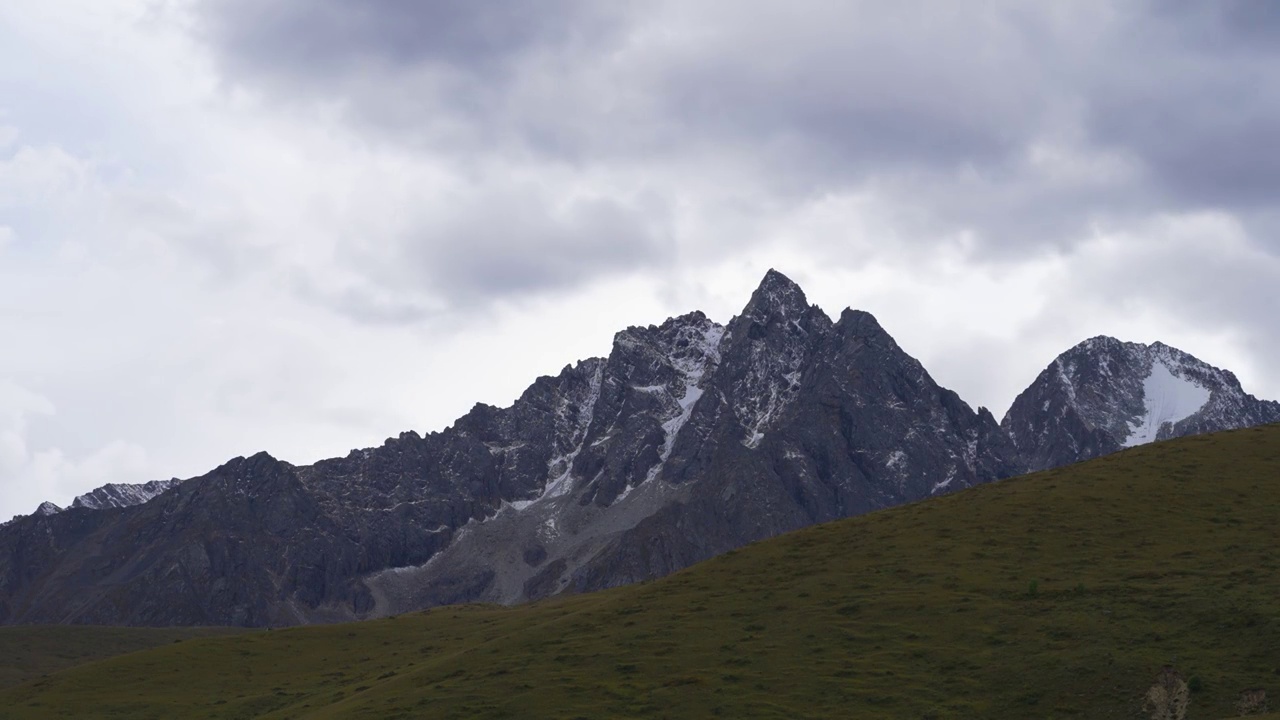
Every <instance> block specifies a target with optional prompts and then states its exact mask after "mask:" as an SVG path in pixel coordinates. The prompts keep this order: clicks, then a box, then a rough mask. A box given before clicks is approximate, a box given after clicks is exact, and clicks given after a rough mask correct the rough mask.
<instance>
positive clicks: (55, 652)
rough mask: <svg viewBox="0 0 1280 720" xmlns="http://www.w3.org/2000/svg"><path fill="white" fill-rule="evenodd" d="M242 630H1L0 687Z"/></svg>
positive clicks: (80, 627) (26, 628) (36, 628)
mask: <svg viewBox="0 0 1280 720" xmlns="http://www.w3.org/2000/svg"><path fill="white" fill-rule="evenodd" d="M243 632H246V631H245V630H244V629H242V628H115V627H83V626H67V625H56V626H36V627H30V626H25V627H24V626H18V627H0V688H8V687H13V686H14V685H21V684H22V683H24V682H28V681H30V680H35V679H37V678H39V677H41V676H43V675H47V674H50V673H55V672H58V671H59V670H65V669H67V668H69V667H75V666H76V665H83V664H85V663H89V662H93V661H95V660H102V659H103V658H109V657H115V656H116V655H124V654H125V653H131V652H137V651H139V650H149V649H151V648H153V647H159V646H161V645H170V644H173V643H175V642H182V641H183V640H191V639H193V638H201V637H210V636H216V635H230V634H235V633H243Z"/></svg>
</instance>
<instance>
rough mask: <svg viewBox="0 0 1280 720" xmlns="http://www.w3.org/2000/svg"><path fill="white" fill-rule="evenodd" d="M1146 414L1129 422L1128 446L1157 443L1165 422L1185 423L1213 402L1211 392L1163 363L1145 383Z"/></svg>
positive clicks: (1155, 366)
mask: <svg viewBox="0 0 1280 720" xmlns="http://www.w3.org/2000/svg"><path fill="white" fill-rule="evenodd" d="M1142 393H1143V399H1144V402H1145V403H1146V413H1145V414H1144V415H1143V416H1142V417H1140V418H1138V419H1137V420H1136V421H1134V422H1130V423H1129V429H1130V433H1129V437H1128V438H1126V439H1125V441H1124V443H1122V444H1123V445H1124V447H1133V446H1135V445H1144V444H1146V443H1149V442H1153V441H1154V440H1155V439H1156V436H1157V435H1159V434H1160V428H1161V427H1163V426H1164V425H1165V423H1176V422H1179V421H1182V420H1185V419H1187V418H1189V417H1191V416H1192V415H1194V414H1195V413H1197V412H1199V411H1200V408H1203V407H1204V406H1205V403H1207V402H1209V394H1210V393H1209V390H1208V389H1207V388H1204V387H1202V386H1201V385H1200V384H1199V383H1197V382H1196V381H1194V380H1192V379H1191V378H1188V377H1182V376H1180V375H1179V374H1174V370H1173V369H1171V368H1170V367H1169V366H1168V365H1167V364H1165V362H1164V361H1163V360H1156V361H1154V362H1153V363H1152V364H1151V374H1150V375H1148V376H1147V377H1146V379H1145V380H1143V381H1142Z"/></svg>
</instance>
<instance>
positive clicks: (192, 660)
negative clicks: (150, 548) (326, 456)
mask: <svg viewBox="0 0 1280 720" xmlns="http://www.w3.org/2000/svg"><path fill="white" fill-rule="evenodd" d="M1277 508H1280V426H1269V427H1265V428H1255V429H1251V430H1243V431H1236V432H1230V433H1222V434H1217V435H1212V436H1200V437H1193V438H1186V439H1182V440H1175V441H1171V442H1166V443H1159V444H1156V445H1151V446H1145V447H1141V448H1136V449H1133V450H1129V451H1126V452H1123V453H1119V454H1116V455H1111V456H1108V457H1105V458H1101V459H1099V460H1095V461H1091V462H1089V463H1084V464H1081V465H1076V466H1072V467H1067V468H1061V469H1058V470H1052V471H1048V472H1042V473H1038V474H1035V475H1031V476H1027V477H1023V478H1018V479H1013V480H1008V481H1004V482H999V483H994V484H990V485H985V486H982V487H978V488H975V489H972V490H967V491H964V492H961V493H958V494H955V495H951V496H947V497H942V498H937V499H934V500H930V501H927V502H922V503H918V504H915V505H910V506H905V507H900V508H896V509H892V510H887V511H883V512H877V513H874V514H871V515H867V516H863V517H858V518H853V519H849V520H845V521H840V522H836V523H831V524H826V525H821V526H815V527H812V528H809V529H807V530H803V531H800V532H796V533H792V534H789V535H786V536H783V537H779V538H776V539H774V540H771V541H767V542H763V543H758V544H756V545H753V546H750V547H747V548H744V549H742V550H739V551H736V552H733V553H730V554H728V555H725V556H722V557H720V558H717V559H715V560H712V561H709V562H706V563H703V564H701V565H697V566H695V567H693V568H690V569H688V570H686V571H684V572H681V573H678V574H676V575H673V576H671V577H668V578H666V579H663V580H658V581H654V582H650V583H646V584H643V585H637V586H630V587H624V588H617V589H614V590H609V591H605V592H601V593H596V594H592V595H583V596H576V597H568V598H559V599H554V600H551V601H548V602H542V603H538V604H534V605H529V606H522V607H515V608H501V607H487V606H470V607H447V608H439V609H435V610H432V611H429V612H425V613H417V614H413V615H402V616H400V617H396V618H391V619H386V620H380V621H373V622H366V623H358V624H350V625H331V626H322V627H306V628H296V629H290V630H277V631H271V632H258V633H251V634H245V635H239V636H232V637H218V638H207V639H200V640H189V641H185V642H181V643H177V644H173V643H170V644H167V645H165V646H164V647H158V648H155V649H153V650H150V651H146V652H138V653H133V654H129V655H124V656H120V657H116V658H112V659H108V660H103V661H100V662H95V663H91V664H87V665H82V666H79V667H76V668H72V669H69V670H65V671H63V672H60V673H57V674H55V675H51V676H49V677H46V678H42V679H39V680H36V681H34V682H31V683H28V684H26V685H23V686H21V687H17V688H11V689H8V690H5V691H0V717H3V718H27V717H31V718H45V717H76V718H80V717H120V718H170V717H209V718H249V717H271V718H304V717H305V718H333V717H367V718H394V717H403V718H417V717H433V718H528V717H547V718H551V717H555V718H603V717H620V718H690V717H698V718H701V717H726V718H779V719H782V718H835V717H840V718H843V717H856V718H915V719H920V718H1017V719H1019V720H1022V719H1025V718H1068V717H1077V718H1088V719H1090V720H1095V719H1100V718H1142V717H1147V715H1144V714H1143V712H1142V697H1143V695H1144V694H1145V692H1146V690H1147V688H1148V687H1149V686H1150V685H1151V684H1152V682H1153V680H1154V678H1155V676H1156V674H1157V672H1159V671H1160V669H1161V668H1162V667H1163V666H1164V665H1166V664H1171V665H1173V666H1174V667H1176V668H1177V670H1179V671H1180V672H1181V673H1183V675H1184V676H1185V677H1187V678H1188V679H1189V680H1192V685H1193V687H1195V688H1197V691H1196V692H1194V693H1193V694H1192V696H1191V707H1190V712H1189V713H1188V715H1187V717H1188V718H1191V719H1192V720H1195V719H1196V718H1210V719H1214V718H1226V717H1231V716H1233V715H1235V712H1234V705H1235V702H1236V699H1237V698H1238V696H1239V692H1240V691H1241V690H1243V689H1245V688H1259V687H1260V688H1264V689H1267V690H1268V691H1269V692H1270V693H1271V695H1272V697H1273V700H1272V702H1273V704H1275V699H1274V698H1275V697H1276V696H1277V695H1280V572H1278V567H1277V562H1280V560H1278V559H1277V553H1276V548H1277V546H1278V545H1280V510H1277Z"/></svg>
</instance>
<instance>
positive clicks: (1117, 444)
mask: <svg viewBox="0 0 1280 720" xmlns="http://www.w3.org/2000/svg"><path fill="white" fill-rule="evenodd" d="M1272 422H1280V403H1276V402H1271V401H1265V400H1259V399H1257V398H1255V397H1254V396H1252V395H1249V394H1248V393H1246V392H1245V391H1244V390H1243V389H1242V388H1241V387H1240V382H1239V381H1238V380H1237V379H1236V377H1235V375H1233V374H1231V373H1230V372H1228V371H1226V370H1220V369H1218V368H1215V367H1213V366H1211V365H1208V364H1207V363H1204V362H1202V361H1200V360H1198V359H1196V358H1195V357H1192V356H1191V355H1188V354H1187V353H1184V352H1182V351H1181V350H1178V349H1176V348H1172V347H1169V346H1168V345H1165V344H1163V343H1153V344H1151V345H1142V344H1139V343H1126V342H1121V341H1119V340H1116V339H1114V338H1109V337H1096V338H1092V339H1089V340H1086V341H1084V342H1082V343H1080V344H1079V345H1077V346H1075V347H1073V348H1071V349H1070V350H1068V351H1066V352H1065V353H1063V354H1062V355H1059V356H1058V358H1057V359H1056V360H1054V361H1053V362H1052V363H1050V365H1049V367H1047V368H1045V370H1044V371H1043V372H1041V373H1040V375H1039V377H1037V378H1036V380H1035V382H1034V383H1032V384H1031V386H1030V387H1029V388H1027V389H1026V390H1024V391H1023V392H1022V394H1021V395H1019V396H1018V397H1017V399H1016V400H1014V402H1013V406H1012V407H1010V409H1009V412H1008V413H1007V414H1006V415H1005V417H1004V420H1002V421H1001V426H1002V427H1003V428H1004V429H1005V431H1006V432H1008V433H1009V436H1010V437H1011V439H1012V440H1013V442H1014V445H1015V446H1016V447H1017V449H1018V452H1019V456H1020V459H1021V462H1022V463H1023V464H1024V465H1026V466H1027V468H1028V469H1029V470H1043V469H1047V468H1051V467H1058V466H1060V465H1066V464H1069V463H1073V462H1079V461H1082V460H1088V459H1090V458H1094V457H1098V456H1100V455H1105V454H1107V453H1111V452H1115V451H1117V450H1120V449H1122V448H1125V447H1132V446H1134V445H1140V444H1143V443H1147V442H1153V441H1157V440H1166V439H1169V438H1174V437H1182V436H1186V435H1197V434H1200V433H1206V432H1214V431H1218V430H1230V429H1233V428H1242V427H1250V426H1253V425H1261V424H1265V423H1272Z"/></svg>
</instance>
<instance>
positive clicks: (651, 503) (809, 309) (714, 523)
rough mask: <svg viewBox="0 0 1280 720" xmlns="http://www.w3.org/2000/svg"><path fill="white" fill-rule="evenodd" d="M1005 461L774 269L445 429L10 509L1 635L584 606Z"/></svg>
mask: <svg viewBox="0 0 1280 720" xmlns="http://www.w3.org/2000/svg"><path fill="white" fill-rule="evenodd" d="M1015 455H1016V453H1015V450H1014V447H1013V445H1012V443H1011V442H1010V441H1009V439H1008V437H1007V436H1006V434H1005V433H1004V432H1003V431H1002V430H1001V429H1000V426H999V425H998V424H997V423H996V421H995V419H994V417H992V415H991V413H989V412H987V411H986V410H985V409H979V410H978V411H977V412H975V411H973V410H972V409H971V408H970V407H969V406H968V405H966V404H965V403H964V402H963V401H962V400H961V399H960V398H959V397H958V396H957V395H956V394H955V393H954V392H951V391H950V390H946V389H944V388H941V387H939V386H938V385H937V384H936V383H935V382H934V381H933V379H932V378H931V377H930V376H929V374H928V373H927V372H926V371H925V369H924V368H923V367H922V366H921V365H920V363H919V362H917V361H916V360H915V359H914V358H912V357H910V356H909V355H907V354H906V353H905V352H904V351H903V350H902V349H901V348H899V347H898V345H897V344H896V343H895V342H894V341H893V339H892V338H891V337H890V336H889V335H888V333H886V332H885V331H884V329H883V328H881V327H880V325H879V324H878V323H877V322H876V320H875V318H873V317H872V316H871V315H869V314H867V313H865V312H858V311H853V310H846V311H845V312H844V313H842V314H841V316H840V317H839V318H838V319H837V320H835V321H832V320H831V319H830V318H829V317H827V316H826V315H825V314H824V313H823V312H822V311H821V310H820V309H818V308H817V307H814V306H810V305H809V304H808V302H807V300H806V299H805V296H804V293H803V292H802V291H801V290H800V288H799V287H797V286H796V285H795V284H794V283H793V282H791V281H790V280H789V279H787V278H786V277H784V276H783V275H781V274H780V273H777V272H774V271H770V272H769V273H768V274H767V275H766V276H765V278H764V280H763V281H762V283H761V284H760V286H759V288H758V289H757V290H756V291H755V293H754V294H753V295H752V297H751V299H750V302H748V303H747V305H746V307H745V308H744V310H743V312H742V313H741V314H740V315H738V316H737V317H735V318H734V319H733V320H731V321H730V322H729V324H728V325H727V326H721V325H719V324H717V323H715V322H713V321H711V320H709V319H708V318H706V317H705V316H704V315H702V314H701V313H697V312H695V313H691V314H688V315H684V316H682V317H678V318H673V319H671V320H668V321H667V322H666V323H664V324H662V325H661V326H649V327H632V328H628V329H626V330H624V331H622V332H620V333H618V334H617V336H616V337H615V338H614V342H613V348H612V351H611V352H610V354H609V356H608V357H606V358H592V359H588V360H584V361H581V362H579V363H577V364H576V365H574V366H569V367H566V368H565V369H564V370H563V371H562V372H561V373H560V374H559V375H558V376H556V377H543V378H539V379H538V380H537V381H536V382H534V384H533V385H532V386H530V387H529V389H528V390H526V391H525V392H524V394H522V395H521V397H520V398H519V399H518V400H516V402H515V403H514V404H513V405H511V406H510V407H507V408H495V407H491V406H487V405H477V406H476V407H475V408H473V409H472V410H471V411H470V412H469V413H467V414H466V415H465V416H463V417H462V418H460V419H459V420H458V421H456V422H455V423H454V425H453V426H452V427H450V428H448V429H446V430H444V431H443V432H438V433H430V434H428V435H426V436H425V437H423V436H419V435H418V434H416V433H412V432H409V433H403V434H401V435H400V436H399V437H397V438H393V439H391V440H388V441H387V442H386V443H385V444H384V445H383V446H381V447H378V448H371V449H366V450H360V451H353V452H352V453H351V454H349V455H347V456H346V457H343V458H334V459H331V460H324V461H321V462H318V463H316V464H314V465H311V466H305V467H295V466H293V465H290V464H288V463H285V462H281V461H279V460H276V459H274V458H272V457H271V456H269V455H267V454H265V453H260V454H258V455H255V456H253V457H250V458H236V459H234V460H232V461H231V462H229V463H227V464H225V465H223V466H222V467H220V468H218V469H216V470H214V471H213V472H211V473H209V474H207V475H205V476H202V477H199V478H194V479H191V480H188V481H185V482H183V483H181V484H179V485H177V486H176V487H173V488H171V489H170V490H169V491H167V492H163V493H161V494H160V495H158V496H156V497H155V498H154V499H152V500H151V501H150V502H146V503H143V504H140V505H133V506H130V507H114V508H105V509H98V510H93V509H90V508H89V507H72V508H69V509H67V510H65V511H62V512H59V513H56V514H52V515H33V516H28V517H25V518H19V519H17V520H15V521H14V522H12V523H10V524H9V525H6V526H4V527H3V528H0V622H5V623H96V624H133V625H194V624H206V625H247V626H264V625H287V624H298V623H311V622H325V621H336V620H347V619H355V618H365V617H375V616H381V615H389V614H395V613H399V612H403V611H406V610H410V609H418V608H423V607H429V606H433V605H439V604H444V603H452V602H462V601H472V600H484V601H498V602H504V603H511V602H517V601H521V600H527V599H533V598H538V597H543V596H546V595H550V594H554V593H559V592H564V591H587V590H595V589H600V588H605V587H610V586H614V585H620V584H625V583H630V582H634V581H638V580H643V579H647V578H653V577H658V576H661V575H665V574H668V573H670V572H672V571H674V570H678V569H680V568H683V567H686V566H688V565H691V564H693V563H695V562H697V561H699V560H703V559H706V558H709V557H712V556H714V555H717V554H720V553H723V552H725V551H727V550H730V549H733V548H736V547H739V546H741V545H744V544H746V543H749V542H752V541H754V540H759V539H762V538H766V537H770V536H773V535H777V534H779V533H782V532H786V531H788V530H793V529H796V528H799V527H803V526H806V525H810V524H813V523H817V522H823V521H826V520H832V519H836V518H841V517H846V516H850V515H857V514H861V513H865V512H868V511H871V510H875V509H879V508H884V507H889V506H892V505H898V504H902V503H905V502H910V501H912V500H917V499H920V498H925V497H929V496H931V495H935V494H941V493H946V492H951V491H954V490H958V489H961V488H965V487H970V486H973V485H976V484H979V483H983V482H987V481H990V480H995V479H998V478H1002V477H1007V476H1010V475H1013V474H1016V473H1017V472H1018V471H1019V470H1020V469H1021V468H1020V467H1019V465H1018V464H1017V463H1016V461H1015V460H1014V459H1013V458H1014V457H1015Z"/></svg>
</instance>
